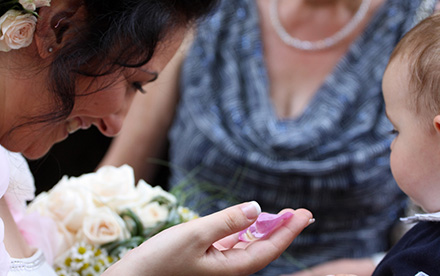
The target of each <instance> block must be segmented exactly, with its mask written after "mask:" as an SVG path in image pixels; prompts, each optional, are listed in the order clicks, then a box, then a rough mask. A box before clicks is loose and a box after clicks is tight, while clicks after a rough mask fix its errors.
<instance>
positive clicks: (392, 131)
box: [390, 129, 399, 135]
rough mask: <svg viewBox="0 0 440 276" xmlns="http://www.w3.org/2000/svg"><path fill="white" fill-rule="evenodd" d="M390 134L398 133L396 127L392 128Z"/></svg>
mask: <svg viewBox="0 0 440 276" xmlns="http://www.w3.org/2000/svg"><path fill="white" fill-rule="evenodd" d="M390 134H392V135H397V134H399V132H398V131H397V130H396V129H393V130H391V131H390Z"/></svg>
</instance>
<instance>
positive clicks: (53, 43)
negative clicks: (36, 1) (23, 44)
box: [34, 0, 85, 58]
mask: <svg viewBox="0 0 440 276" xmlns="http://www.w3.org/2000/svg"><path fill="white" fill-rule="evenodd" d="M81 7H83V2H82V0H52V1H51V4H50V7H41V8H40V10H39V11H38V15H39V17H38V21H37V26H36V31H35V36H34V39H35V43H36V45H37V49H38V54H39V55H40V57H42V58H47V57H49V56H50V55H51V54H52V53H53V52H55V51H57V50H58V49H60V48H61V47H63V45H65V44H66V41H68V39H69V37H70V36H72V35H73V34H74V30H75V28H77V27H78V26H79V24H80V22H81V17H82V16H84V14H85V13H84V11H82V9H81Z"/></svg>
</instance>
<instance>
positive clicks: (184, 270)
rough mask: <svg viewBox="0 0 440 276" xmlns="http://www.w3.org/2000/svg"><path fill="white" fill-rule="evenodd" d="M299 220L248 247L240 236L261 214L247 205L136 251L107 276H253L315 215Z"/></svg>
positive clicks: (298, 215)
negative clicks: (240, 239)
mask: <svg viewBox="0 0 440 276" xmlns="http://www.w3.org/2000/svg"><path fill="white" fill-rule="evenodd" d="M282 212H293V214H294V215H293V217H292V218H291V219H290V220H288V221H286V222H285V223H284V225H283V226H281V227H280V228H279V229H277V230H276V231H275V232H274V233H272V235H271V236H270V237H269V238H267V239H264V240H259V241H255V242H253V243H244V242H240V241H239V240H238V232H239V231H240V230H243V229H245V228H246V227H248V226H250V225H251V224H252V223H253V222H254V221H255V220H256V219H257V217H258V214H259V210H258V208H256V206H255V204H253V203H243V204H240V205H236V206H233V207H230V208H228V209H225V210H223V211H220V212H217V213H214V214H212V215H209V216H206V217H202V218H199V219H196V220H193V221H190V222H187V223H184V224H180V225H177V226H175V227H172V228H169V229H167V230H165V231H163V232H161V233H159V234H158V235H156V236H154V237H153V238H151V239H149V240H147V241H146V242H144V243H143V244H142V245H140V246H139V247H137V248H135V249H133V250H132V251H130V252H129V253H128V254H127V255H126V256H124V258H122V259H121V260H120V261H119V262H117V263H116V264H114V265H113V266H111V267H110V268H109V269H108V270H107V271H106V272H105V273H104V275H107V276H108V275H137V276H139V275H155V276H160V275H222V276H225V275H234V276H235V275H249V274H252V273H254V272H256V271H258V270H260V269H262V268H264V267H265V266H266V265H268V264H269V263H270V262H271V261H273V260H275V259H276V258H278V257H279V255H280V254H281V253H282V252H283V251H284V250H286V248H287V247H288V246H289V245H290V243H291V242H292V241H293V240H294V239H295V237H296V236H297V235H298V234H299V233H300V232H301V231H302V230H303V229H304V228H305V227H306V226H307V225H308V224H309V221H310V219H311V218H312V214H311V213H310V212H309V211H307V210H305V209H299V210H296V211H293V210H291V209H286V210H283V211H282Z"/></svg>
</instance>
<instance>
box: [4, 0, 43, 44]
mask: <svg viewBox="0 0 440 276" xmlns="http://www.w3.org/2000/svg"><path fill="white" fill-rule="evenodd" d="M44 6H50V0H6V1H5V2H3V3H0V15H1V17H0V51H2V52H9V51H10V50H12V49H14V50H16V49H20V48H23V47H27V46H29V45H30V44H31V43H32V39H33V37H34V32H35V25H36V23H37V18H38V14H37V12H36V10H37V9H38V8H40V7H44Z"/></svg>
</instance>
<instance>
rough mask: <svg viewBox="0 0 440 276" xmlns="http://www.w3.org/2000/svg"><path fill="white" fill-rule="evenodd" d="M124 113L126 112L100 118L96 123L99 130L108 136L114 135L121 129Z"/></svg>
mask: <svg viewBox="0 0 440 276" xmlns="http://www.w3.org/2000/svg"><path fill="white" fill-rule="evenodd" d="M125 115H126V112H124V113H123V114H120V113H117V114H111V115H109V116H107V117H104V118H102V119H101V120H100V121H99V123H98V125H97V127H98V129H99V131H100V132H101V133H102V134H104V135H105V136H108V137H113V136H116V135H117V134H118V133H119V132H120V131H121V128H122V124H123V122H124V119H125Z"/></svg>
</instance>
